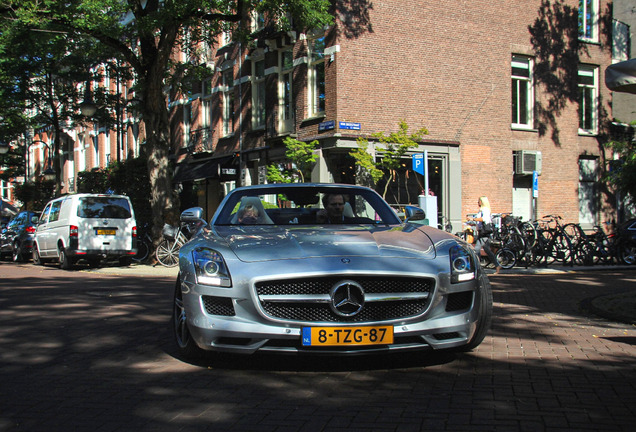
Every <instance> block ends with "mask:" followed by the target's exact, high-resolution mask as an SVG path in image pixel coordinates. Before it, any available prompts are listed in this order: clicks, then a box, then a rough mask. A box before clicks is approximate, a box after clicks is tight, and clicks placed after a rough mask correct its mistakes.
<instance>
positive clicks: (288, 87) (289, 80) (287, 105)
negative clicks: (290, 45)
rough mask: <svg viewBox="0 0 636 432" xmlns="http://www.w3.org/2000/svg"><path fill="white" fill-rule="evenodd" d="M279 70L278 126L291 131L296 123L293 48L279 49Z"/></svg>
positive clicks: (280, 129) (280, 128)
mask: <svg viewBox="0 0 636 432" xmlns="http://www.w3.org/2000/svg"><path fill="white" fill-rule="evenodd" d="M286 57H287V59H286ZM286 60H287V61H286ZM278 71H279V72H278V128H279V131H280V132H289V131H291V130H292V128H293V125H294V91H293V88H294V87H293V83H294V53H293V51H292V50H291V49H287V50H283V51H279V53H278Z"/></svg>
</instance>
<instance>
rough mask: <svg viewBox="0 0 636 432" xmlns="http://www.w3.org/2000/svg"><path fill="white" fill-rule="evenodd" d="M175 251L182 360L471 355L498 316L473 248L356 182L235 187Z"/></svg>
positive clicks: (191, 220) (192, 215) (196, 221)
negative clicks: (213, 355)
mask: <svg viewBox="0 0 636 432" xmlns="http://www.w3.org/2000/svg"><path fill="white" fill-rule="evenodd" d="M202 212H203V211H202V209H200V208H193V209H189V210H186V211H184V212H183V213H182V215H181V220H182V222H183V223H187V224H190V225H194V226H196V227H197V228H196V229H197V230H198V232H197V234H196V235H194V236H193V238H192V239H191V240H190V241H189V242H188V243H186V244H185V245H184V246H183V247H182V248H181V250H180V255H179V266H180V267H179V276H178V279H177V283H176V287H175V292H174V306H173V317H172V322H173V329H174V336H175V339H176V343H177V345H178V347H179V349H180V351H181V355H183V356H184V357H186V358H187V357H196V356H198V355H200V354H202V353H203V352H204V351H219V352H220V351H224V352H232V353H245V354H252V353H255V352H257V351H260V352H264V351H267V352H279V353H311V354H339V355H346V354H364V353H373V352H389V351H406V350H422V349H435V350H437V349H455V350H470V349H472V348H474V347H476V346H477V345H479V344H480V343H481V342H482V341H483V339H484V337H485V335H486V332H487V331H488V329H489V326H490V322H491V317H492V291H491V288H490V283H489V281H488V278H487V277H486V275H485V274H484V273H483V272H482V269H481V268H480V266H479V264H478V263H479V260H478V259H477V257H476V256H475V254H474V251H473V250H472V248H471V247H470V246H469V245H468V244H466V243H464V242H463V241H462V240H460V239H458V238H457V237H454V236H452V235H450V234H448V233H446V232H444V231H441V230H438V229H436V228H433V227H429V226H426V225H425V222H424V221H423V219H424V214H423V211H422V210H420V209H418V208H415V207H408V208H407V209H406V221H405V222H402V221H401V219H400V218H399V217H398V216H397V214H396V212H395V211H394V210H393V208H392V207H391V206H389V205H388V204H387V203H386V202H385V201H384V200H383V199H382V197H381V196H380V195H378V194H377V193H376V192H375V191H373V190H371V189H368V188H365V187H361V186H353V185H338V184H309V183H305V184H302V183H295V184H271V185H258V186H247V187H242V188H237V189H235V190H233V191H232V192H230V193H229V194H228V195H227V196H226V197H225V199H224V200H223V202H222V203H221V204H220V206H219V208H218V209H217V211H216V213H215V214H214V216H213V218H212V220H211V222H210V223H209V224H208V223H206V222H205V221H204V220H202V219H201V216H202Z"/></svg>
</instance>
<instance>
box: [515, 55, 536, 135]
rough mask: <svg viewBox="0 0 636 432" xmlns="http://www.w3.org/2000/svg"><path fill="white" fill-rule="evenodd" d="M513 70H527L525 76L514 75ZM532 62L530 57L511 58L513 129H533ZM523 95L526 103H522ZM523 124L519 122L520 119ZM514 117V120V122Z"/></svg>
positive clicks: (516, 56)
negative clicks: (523, 118)
mask: <svg viewBox="0 0 636 432" xmlns="http://www.w3.org/2000/svg"><path fill="white" fill-rule="evenodd" d="M515 70H527V76H524V75H522V74H515ZM533 75H534V61H533V59H532V58H531V57H525V56H518V55H513V56H512V62H511V84H512V92H511V110H512V118H511V125H512V128H514V129H533V128H534V76H533ZM524 93H525V95H526V101H525V104H524V103H522V102H523V101H522V95H523V94H524ZM524 116H525V118H526V121H525V122H521V121H519V120H520V119H521V118H522V117H524ZM515 117H516V120H517V121H515Z"/></svg>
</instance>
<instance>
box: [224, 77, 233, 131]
mask: <svg viewBox="0 0 636 432" xmlns="http://www.w3.org/2000/svg"><path fill="white" fill-rule="evenodd" d="M222 87H223V117H222V121H223V136H228V135H231V134H232V117H233V115H232V114H233V106H234V75H233V71H232V69H228V70H226V71H224V72H223V83H222Z"/></svg>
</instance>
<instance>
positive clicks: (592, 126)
mask: <svg viewBox="0 0 636 432" xmlns="http://www.w3.org/2000/svg"><path fill="white" fill-rule="evenodd" d="M577 77H578V87H579V134H580V135H596V134H597V133H598V94H599V93H598V66H591V65H579V68H578V73H577ZM590 78H591V82H590ZM582 79H583V80H585V81H586V82H582ZM586 113H589V115H586ZM588 117H589V118H588ZM586 126H587V127H586Z"/></svg>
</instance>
